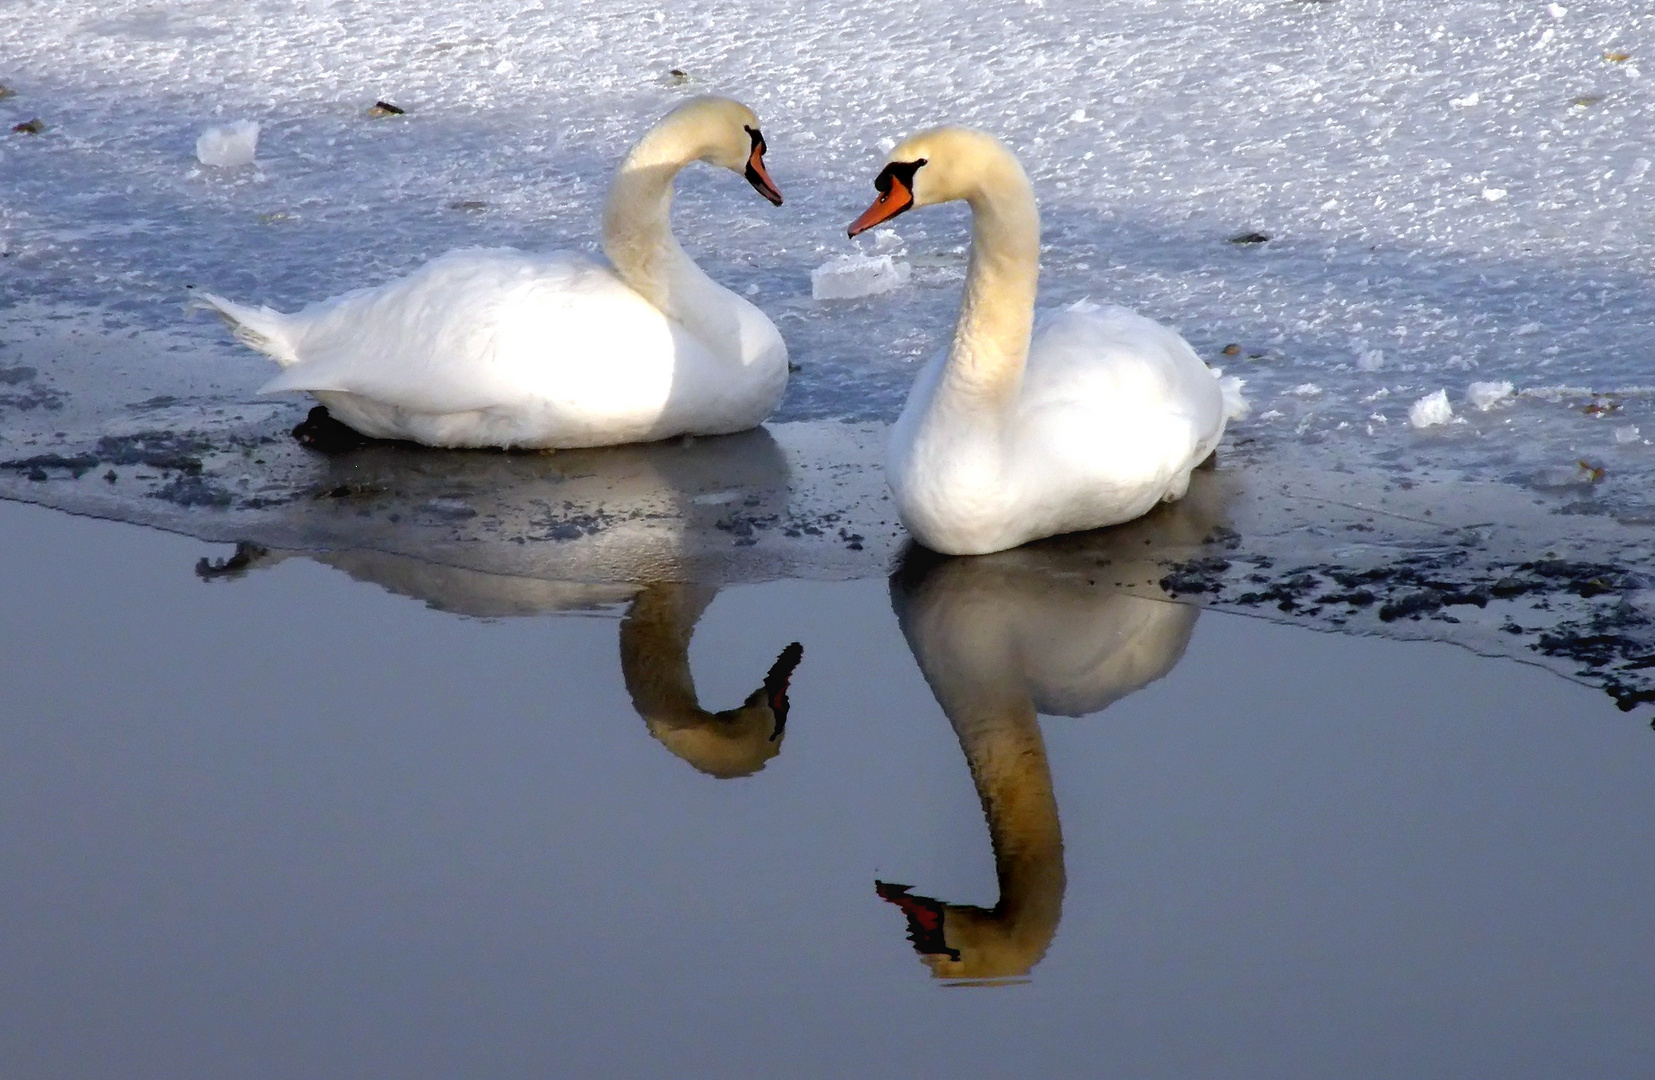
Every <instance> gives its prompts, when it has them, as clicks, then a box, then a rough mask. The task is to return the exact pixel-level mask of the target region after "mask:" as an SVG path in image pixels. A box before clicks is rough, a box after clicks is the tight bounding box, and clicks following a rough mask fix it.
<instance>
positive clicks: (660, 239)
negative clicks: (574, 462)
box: [202, 99, 788, 449]
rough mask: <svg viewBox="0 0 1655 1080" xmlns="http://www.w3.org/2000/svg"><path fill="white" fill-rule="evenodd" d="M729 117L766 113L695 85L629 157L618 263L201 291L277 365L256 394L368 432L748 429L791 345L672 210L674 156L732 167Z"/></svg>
mask: <svg viewBox="0 0 1655 1080" xmlns="http://www.w3.org/2000/svg"><path fill="white" fill-rule="evenodd" d="M732 120H733V126H734V128H735V131H736V133H737V135H740V134H741V131H742V126H741V125H742V124H743V123H747V124H750V125H752V130H756V125H757V123H758V121H757V118H756V117H753V116H752V113H751V112H749V111H747V110H746V109H745V108H743V107H742V106H739V105H737V104H736V103H735V102H729V101H724V100H722V99H698V100H697V101H693V102H690V103H688V104H687V105H685V106H682V107H680V108H679V109H677V110H675V111H674V112H672V113H670V114H669V115H668V116H667V117H666V118H665V119H663V120H662V121H661V122H660V123H659V124H657V125H656V126H655V127H654V128H653V129H651V131H650V132H649V133H648V134H646V135H645V136H644V138H643V139H642V140H640V142H639V143H638V144H637V146H635V147H634V148H633V150H632V152H631V153H630V154H628V155H627V158H626V160H625V161H624V162H623V163H622V165H621V167H620V170H619V171H618V172H617V174H616V177H615V180H614V182H613V184H612V185H611V188H610V195H609V202H608V206H607V208H606V210H605V214H604V248H605V251H606V253H607V254H608V256H609V259H610V262H611V263H612V264H613V265H612V266H605V265H603V264H602V263H599V262H597V261H595V260H593V259H590V258H587V257H585V256H583V255H579V254H575V253H570V252H550V253H544V254H541V253H532V252H523V251H516V250H512V249H509V248H497V249H487V250H484V249H474V250H467V251H455V252H450V253H449V254H447V255H443V256H441V257H439V258H437V259H434V260H432V261H431V262H429V263H426V264H425V265H424V266H422V267H421V268H420V269H418V270H416V271H415V272H414V273H413V274H411V275H409V276H408V277H405V278H402V279H401V280H398V281H394V282H391V283H390V284H387V285H382V286H379V287H377V288H368V289H358V290H356V291H354V292H349V293H345V294H344V295H342V296H337V297H333V298H331V299H328V300H323V301H320V302H317V303H313V304H311V305H309V306H307V307H306V308H304V309H303V310H301V311H299V312H297V313H295V314H291V315H287V314H283V313H281V312H278V311H274V310H272V309H270V308H267V307H260V308H252V307H248V306H245V305H241V304H236V303H232V302H230V301H228V300H224V299H222V298H220V297H217V296H212V295H204V296H203V297H202V299H203V300H204V301H205V302H206V303H208V304H210V305H211V306H212V307H214V308H215V309H217V310H218V311H219V312H220V313H221V314H222V315H224V317H225V318H226V319H227V320H228V321H229V322H230V324H231V325H232V327H233V328H234V330H235V332H236V335H237V336H238V337H239V338H240V339H241V340H242V341H244V342H246V343H247V344H249V345H251V346H252V347H254V348H256V349H258V350H260V351H262V352H264V353H266V354H268V355H269V356H270V357H271V358H272V359H274V360H275V361H276V362H277V363H278V364H280V365H281V366H282V368H283V371H282V372H281V374H279V375H277V376H276V377H275V378H274V379H272V380H271V381H270V382H269V383H267V384H265V386H264V387H263V392H265V393H272V392H276V391H283V390H303V391H308V392H309V393H310V394H312V395H313V396H314V397H315V398H317V400H319V401H321V402H322V403H323V404H325V405H326V406H327V407H328V409H329V411H330V412H331V413H332V414H333V416H334V417H335V418H336V419H338V420H340V421H342V422H343V423H345V424H348V425H350V426H351V427H352V428H355V429H356V430H357V431H359V432H361V433H362V434H364V435H368V436H372V437H374V438H383V439H411V440H413V441H415V442H420V443H425V444H427V445H429V446H443V447H521V448H537V449H557V448H569V447H581V446H605V445H612V444H616V443H629V442H646V441H650V440H654V439H664V438H670V437H672V436H675V435H686V434H693V435H717V434H725V433H728V432H734V431H741V430H744V429H746V428H750V427H753V426H755V425H757V424H759V423H760V422H762V421H763V420H764V418H765V417H766V416H768V415H769V414H770V412H771V411H772V410H773V409H774V408H775V406H776V403H777V402H778V401H779V400H780V399H781V395H782V391H783V389H784V388H785V387H786V385H787V371H788V367H787V347H786V345H785V344H784V343H783V341H782V338H781V334H780V333H778V332H777V330H776V327H775V325H774V324H773V323H771V321H770V320H769V319H768V318H766V317H765V315H764V313H763V312H761V311H759V309H758V308H756V307H754V306H753V305H752V304H750V303H748V302H747V301H746V300H743V299H742V298H741V297H739V296H737V295H735V294H734V293H732V292H731V291H730V290H728V289H725V288H723V287H722V286H720V285H718V284H717V283H716V282H714V281H713V280H712V279H711V278H709V277H708V276H707V275H706V274H705V273H704V272H703V271H702V270H701V268H700V267H698V266H697V265H696V264H695V262H694V261H693V260H692V259H691V258H690V257H689V255H687V254H686V253H685V252H684V250H683V249H682V248H681V247H679V245H678V243H677V241H676V240H674V239H673V236H672V233H671V228H670V219H669V214H670V208H671V201H672V184H673V178H674V177H675V176H676V174H677V173H678V171H679V170H680V169H681V168H683V167H684V166H685V165H686V164H688V163H689V162H691V161H695V160H710V161H714V162H715V163H719V164H731V163H729V162H725V161H724V160H722V158H724V157H728V156H730V155H729V153H727V152H725V151H726V150H727V148H725V147H721V146H719V145H717V143H718V140H719V138H720V137H721V136H722V134H723V132H722V131H721V126H722V127H729V126H732V123H731V122H732ZM741 140H742V142H743V143H744V142H745V136H741ZM726 141H727V140H726ZM755 142H756V139H755ZM736 150H737V152H736V155H735V162H736V163H738V164H739V163H740V162H741V161H742V160H743V158H742V153H744V151H742V149H741V147H737V148H736ZM738 171H739V170H738Z"/></svg>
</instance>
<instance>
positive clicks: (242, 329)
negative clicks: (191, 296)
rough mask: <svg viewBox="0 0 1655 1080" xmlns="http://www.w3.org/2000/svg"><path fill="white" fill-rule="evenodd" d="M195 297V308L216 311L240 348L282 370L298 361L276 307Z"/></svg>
mask: <svg viewBox="0 0 1655 1080" xmlns="http://www.w3.org/2000/svg"><path fill="white" fill-rule="evenodd" d="M195 295H196V305H195V306H197V307H201V308H208V309H211V310H212V311H216V312H217V313H218V315H219V317H220V318H222V319H223V320H224V321H225V322H226V323H228V324H229V325H230V332H231V333H233V334H235V336H236V340H237V341H240V342H241V343H242V344H243V345H246V346H247V347H248V348H251V349H257V350H258V351H259V352H261V353H264V354H265V355H266V356H268V357H270V359H272V360H274V361H276V363H278V364H280V365H281V366H282V367H291V366H292V365H294V364H297V363H298V362H299V356H298V354H297V353H295V352H294V351H293V346H292V344H291V343H290V342H289V341H288V339H287V333H286V330H285V328H284V327H283V325H282V324H283V322H284V320H286V318H287V316H286V315H283V314H282V313H281V312H279V311H277V310H276V309H275V308H268V307H249V306H247V305H246V304H238V303H236V302H235V301H233V300H226V299H224V298H223V297H222V296H215V295H213V294H212V293H210V292H198V293H196V294H195Z"/></svg>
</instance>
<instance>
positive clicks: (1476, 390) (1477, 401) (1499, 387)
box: [1465, 379, 1517, 412]
mask: <svg viewBox="0 0 1655 1080" xmlns="http://www.w3.org/2000/svg"><path fill="white" fill-rule="evenodd" d="M1516 392H1517V391H1516V387H1514V386H1512V385H1511V383H1510V381H1509V380H1506V379H1501V380H1499V381H1498V382H1474V383H1472V384H1471V385H1470V386H1468V387H1466V388H1465V400H1466V401H1467V402H1469V403H1470V404H1471V405H1472V406H1473V407H1474V408H1475V409H1477V411H1478V412H1487V411H1488V410H1490V409H1492V408H1494V406H1496V405H1499V404H1500V403H1502V402H1506V401H1510V400H1511V399H1512V398H1513V397H1514V396H1515V395H1516Z"/></svg>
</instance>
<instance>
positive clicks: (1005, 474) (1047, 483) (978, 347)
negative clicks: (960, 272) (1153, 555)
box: [849, 128, 1245, 555]
mask: <svg viewBox="0 0 1655 1080" xmlns="http://www.w3.org/2000/svg"><path fill="white" fill-rule="evenodd" d="M875 187H876V188H877V189H878V191H879V197H878V198H877V199H876V200H875V202H874V203H873V205H872V206H870V207H869V208H868V209H867V211H866V212H864V213H863V214H862V216H861V217H859V218H857V219H856V221H855V222H853V223H852V224H851V226H850V230H849V232H850V235H851V236H855V235H857V234H858V233H860V232H863V231H864V230H866V229H870V228H872V227H873V226H875V225H878V224H880V223H882V222H885V221H889V220H890V219H891V218H894V217H896V216H897V215H898V214H901V213H903V212H905V211H907V210H909V209H912V208H913V207H916V206H930V205H934V204H937V203H944V202H952V201H956V200H963V201H964V202H966V203H967V204H969V205H970V207H971V214H972V238H971V260H970V265H969V268H968V271H967V274H966V283H965V295H964V297H963V298H962V299H961V302H960V313H959V318H958V321H957V322H956V324H955V327H954V337H953V341H952V343H951V344H950V345H949V348H948V349H947V351H946V352H944V353H942V354H940V355H938V356H937V357H936V358H935V359H933V360H932V361H931V362H930V363H929V364H927V365H926V367H925V369H924V370H923V371H922V372H921V373H920V375H919V377H918V379H917V380H916V381H915V383H914V387H913V390H912V391H911V392H910V393H909V396H908V402H907V405H906V406H905V407H904V409H903V411H902V416H901V417H900V419H898V421H897V423H896V425H895V427H893V428H892V431H891V441H890V445H889V448H888V451H887V456H886V478H887V480H888V481H889V483H890V487H891V493H892V496H893V498H894V500H895V503H896V507H897V512H898V513H899V514H900V515H901V517H902V522H903V524H904V525H906V526H907V528H908V530H909V532H911V533H912V534H913V535H914V537H915V538H916V539H917V540H918V541H919V542H920V543H922V544H924V545H925V546H926V547H929V548H931V549H933V550H935V551H939V552H943V553H945V554H950V555H980V554H985V553H987V552H993V551H1001V550H1004V549H1006V548H1011V547H1016V546H1017V545H1019V544H1023V543H1027V542H1028V541H1030V540H1037V539H1040V538H1041V537H1046V536H1054V535H1057V534H1059V533H1067V532H1077V531H1081V530H1085V529H1095V528H1099V527H1101V526H1105V525H1115V524H1119V523H1120V522H1123V521H1130V520H1132V519H1133V518H1136V517H1139V516H1141V515H1142V514H1144V513H1145V512H1147V511H1148V510H1150V509H1151V508H1152V507H1154V506H1155V505H1156V504H1157V503H1159V502H1162V501H1172V500H1175V499H1178V498H1180V497H1181V496H1182V495H1183V494H1184V491H1185V489H1186V488H1187V487H1188V486H1189V475H1190V470H1191V469H1193V468H1194V467H1195V466H1196V465H1198V464H1200V463H1201V462H1202V461H1204V460H1205V459H1206V458H1207V457H1208V456H1210V455H1211V454H1212V452H1213V450H1214V449H1215V448H1216V447H1217V446H1218V443H1219V440H1220V439H1221V438H1222V437H1223V435H1224V426H1225V423H1226V421H1227V420H1229V419H1231V418H1233V417H1236V416H1239V415H1242V414H1243V413H1244V412H1245V404H1244V402H1242V400H1241V396H1240V383H1239V381H1237V380H1233V379H1231V380H1224V381H1223V382H1221V381H1220V379H1219V373H1217V372H1215V371H1213V370H1212V369H1210V368H1208V367H1207V366H1206V364H1204V363H1202V362H1201V359H1200V358H1199V357H1197V356H1196V355H1195V352H1194V350H1192V349H1191V348H1190V347H1189V345H1188V344H1187V343H1186V342H1185V341H1184V339H1183V338H1181V337H1179V336H1178V334H1177V333H1176V332H1174V331H1172V330H1170V329H1168V328H1166V327H1164V326H1161V325H1160V324H1159V323H1156V322H1153V321H1152V320H1150V319H1146V318H1144V317H1142V316H1139V315H1135V314H1133V313H1132V312H1130V311H1127V310H1125V309H1123V308H1117V307H1110V308H1100V307H1098V306H1097V305H1093V304H1089V303H1086V302H1084V301H1083V302H1082V303H1080V304H1076V305H1074V306H1072V307H1070V308H1068V309H1066V310H1065V311H1063V312H1062V313H1060V314H1058V315H1057V316H1056V317H1055V318H1053V319H1051V320H1050V322H1049V323H1048V324H1047V325H1046V326H1045V327H1044V328H1043V329H1042V331H1041V333H1040V334H1039V335H1038V336H1036V335H1035V334H1034V328H1035V296H1036V289H1037V285H1038V281H1039V276H1040V214H1039V210H1038V209H1037V207H1036V205H1035V200H1034V190H1033V187H1032V186H1031V185H1030V183H1029V179H1028V176H1027V175H1026V174H1025V173H1024V172H1023V168H1022V166H1021V165H1019V164H1018V162H1017V159H1016V157H1014V156H1013V155H1012V153H1011V152H1010V151H1009V150H1007V149H1006V147H1005V146H1004V145H1002V144H1001V143H1000V142H999V141H998V140H997V139H995V138H993V137H992V136H989V135H986V134H983V133H982V132H979V131H972V130H969V129H966V128H937V129H934V130H931V131H926V132H922V133H921V134H919V135H916V136H914V137H912V138H910V139H908V140H906V141H905V142H903V143H902V144H900V145H899V146H897V147H896V148H895V149H894V150H893V151H892V152H891V155H890V158H889V160H888V161H887V162H886V165H885V167H884V169H883V171H881V172H880V174H879V176H878V178H877V179H876V180H875Z"/></svg>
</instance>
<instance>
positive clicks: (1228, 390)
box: [1211, 368, 1253, 421]
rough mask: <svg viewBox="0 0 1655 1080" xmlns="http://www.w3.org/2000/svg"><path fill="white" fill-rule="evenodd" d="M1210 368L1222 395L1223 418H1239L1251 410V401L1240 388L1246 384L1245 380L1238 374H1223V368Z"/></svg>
mask: <svg viewBox="0 0 1655 1080" xmlns="http://www.w3.org/2000/svg"><path fill="white" fill-rule="evenodd" d="M1211 370H1212V373H1213V378H1215V379H1217V380H1218V389H1219V392H1220V393H1222V394H1223V395H1224V419H1225V420H1227V421H1228V420H1240V419H1243V418H1244V417H1246V415H1247V414H1248V413H1250V412H1252V411H1253V404H1252V402H1250V401H1248V400H1247V398H1246V396H1245V395H1243V394H1242V392H1241V388H1242V387H1243V386H1246V385H1247V380H1246V379H1243V378H1241V377H1240V376H1238V375H1225V374H1224V369H1223V368H1212V369H1211Z"/></svg>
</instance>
